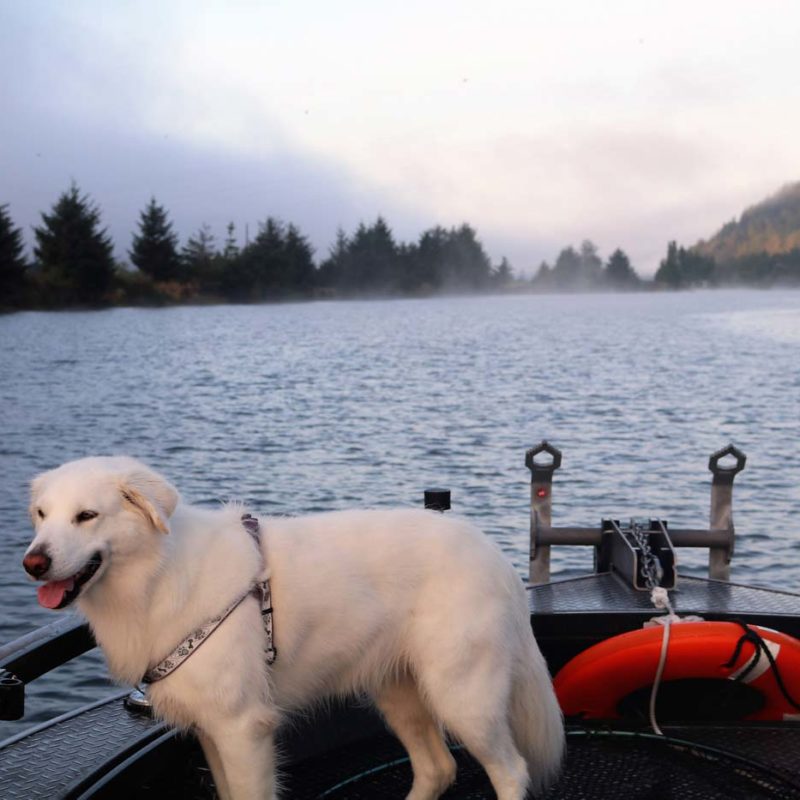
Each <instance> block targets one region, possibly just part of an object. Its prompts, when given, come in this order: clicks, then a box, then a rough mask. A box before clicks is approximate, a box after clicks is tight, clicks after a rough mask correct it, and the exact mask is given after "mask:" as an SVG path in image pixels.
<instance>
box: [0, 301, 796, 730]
mask: <svg viewBox="0 0 800 800" xmlns="http://www.w3.org/2000/svg"><path fill="white" fill-rule="evenodd" d="M0 345H2V346H0V412H1V414H0V513H1V514H2V516H1V517H0V519H2V524H0V563H2V565H3V570H2V573H0V574H1V575H2V579H1V582H0V589H2V601H1V602H2V607H1V610H0V641H3V642H4V641H7V640H8V639H11V638H13V637H16V636H18V635H20V634H23V633H25V632H27V631H29V630H30V629H32V628H33V627H36V626H38V625H41V624H44V623H47V622H49V621H52V620H53V618H54V616H53V612H48V611H45V610H44V609H41V608H39V607H38V605H37V604H36V600H35V591H34V587H33V586H32V585H31V584H29V583H28V582H27V581H26V580H25V578H24V577H23V572H22V569H21V566H20V560H21V558H22V554H23V552H24V549H25V546H26V543H27V541H28V539H29V536H30V530H29V523H28V520H27V517H26V504H27V497H26V491H27V490H26V485H27V481H28V480H29V479H30V477H31V476H32V475H34V474H35V473H36V472H38V471H40V470H43V469H47V468H50V467H53V466H56V465H57V464H59V463H61V462H63V461H66V460H68V459H72V458H76V457H80V456H83V455H88V454H107V453H129V454H131V455H135V456H138V457H140V458H142V459H143V460H145V461H147V462H149V463H150V464H152V465H153V466H155V467H156V468H158V469H159V470H161V471H163V472H164V473H165V474H166V475H167V476H169V477H170V478H171V479H172V480H173V481H174V482H175V483H176V484H177V486H178V487H179V488H180V489H181V491H182V493H183V495H184V497H185V498H187V499H189V500H191V501H194V502H198V503H204V504H211V505H213V504H215V503H217V502H219V501H220V500H224V499H228V498H240V499H244V500H247V501H248V502H250V503H252V504H253V506H254V507H255V508H256V509H257V510H258V511H259V512H260V513H261V514H264V515H266V514H293V513H299V512H308V511H321V510H327V509H335V508H343V507H348V506H387V505H416V504H419V503H420V499H421V494H422V490H423V489H424V488H425V487H426V486H430V485H444V486H448V487H450V488H451V489H452V490H453V502H454V506H455V507H456V508H457V509H458V510H459V511H460V512H463V513H465V514H467V515H469V516H470V517H472V518H474V519H475V520H477V521H478V522H479V523H480V524H481V525H483V526H484V527H485V529H486V530H487V531H488V532H489V533H490V534H491V535H492V536H494V537H496V538H497V540H498V541H499V542H500V543H501V544H502V546H503V547H504V548H505V549H506V551H507V552H508V554H509V556H510V557H511V558H512V559H513V560H514V562H515V564H516V565H517V566H518V567H519V569H520V571H521V572H522V571H523V570H525V569H526V568H527V544H528V542H527V536H528V534H527V526H528V505H527V501H528V473H527V471H526V470H525V468H524V465H523V457H524V451H525V448H526V447H528V446H530V445H532V444H534V443H536V442H538V441H539V440H540V439H542V438H544V437H546V438H548V439H549V440H551V441H552V442H553V443H555V444H556V445H557V446H559V447H561V448H562V450H563V452H564V463H563V467H562V469H561V471H560V472H559V473H558V474H557V479H556V486H555V493H554V522H555V523H556V524H558V523H559V522H561V523H566V522H571V523H573V524H595V523H599V520H600V519H601V517H602V516H618V517H622V518H625V517H628V516H631V515H634V514H636V515H648V514H649V515H658V516H663V517H666V518H667V519H669V520H670V522H672V523H673V524H674V525H687V526H695V525H697V526H700V525H702V524H705V523H706V522H707V517H708V502H709V501H708V483H709V473H708V471H707V460H708V455H709V453H711V452H712V451H713V450H716V449H718V448H719V447H721V446H723V445H725V444H727V443H728V442H730V441H733V442H735V443H736V444H737V445H738V446H739V447H741V448H742V449H743V450H744V451H745V452H746V453H747V455H748V465H747V469H746V470H745V472H744V473H743V474H742V475H740V476H739V477H738V478H737V485H736V491H735V518H736V525H737V529H738V531H739V540H738V542H737V550H736V556H735V561H734V570H733V578H734V579H735V580H740V581H751V582H755V583H760V584H766V585H771V586H780V587H786V588H790V589H793V590H798V591H800V522H798V518H800V292H781V293H778V292H773V293H766V292H752V291H741V292H733V291H730V292H729V291H725V292H710V293H691V294H664V295H660V294H659V295H631V296H613V295H598V296H552V297H510V298H479V299H472V298H467V299H447V300H445V299H443V300H421V301H414V300H402V301H385V302H361V303H344V302H343V303H315V304H301V305H284V306H251V307H214V308H176V309H159V310H142V309H135V310H134V309H117V310H111V311H103V312H90V313H25V314H14V315H10V316H5V317H0ZM680 557H681V559H682V563H683V564H685V565H687V567H688V568H689V569H690V570H693V571H697V570H699V568H700V566H699V565H701V564H702V561H703V558H702V556H701V555H700V554H699V553H691V554H688V555H687V554H686V553H685V552H682V553H681V554H680ZM590 564H591V556H590V553H589V552H588V551H585V550H583V549H580V550H577V551H575V550H573V551H571V552H568V553H566V554H563V553H562V554H559V553H558V552H556V553H555V554H554V565H555V570H556V571H557V572H560V573H561V574H570V573H574V572H576V571H583V570H587V569H589V568H590ZM104 674H105V671H104V667H103V664H102V659H101V658H100V657H99V656H97V655H96V654H93V655H89V656H85V657H83V658H82V659H79V660H78V661H76V662H74V663H73V664H72V665H70V666H69V667H67V668H66V669H65V670H64V671H60V672H59V674H58V675H57V676H51V677H49V678H45V679H42V680H41V681H38V682H37V683H36V684H34V685H33V687H31V689H30V690H29V694H28V708H29V716H28V717H27V719H26V723H29V722H32V721H36V720H39V719H43V718H46V717H48V716H51V715H53V714H54V713H60V712H62V711H64V710H65V709H67V708H69V707H71V706H73V705H75V704H76V703H78V702H81V701H87V700H90V699H94V698H96V697H98V696H102V694H104V693H105V692H107V691H108V689H107V684H106V683H105V679H104ZM18 727H19V726H18V725H17V726H15V725H9V724H3V723H0V736H4V735H7V734H9V733H11V732H13V731H15V730H17V729H18Z"/></svg>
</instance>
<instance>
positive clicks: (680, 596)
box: [529, 573, 800, 617]
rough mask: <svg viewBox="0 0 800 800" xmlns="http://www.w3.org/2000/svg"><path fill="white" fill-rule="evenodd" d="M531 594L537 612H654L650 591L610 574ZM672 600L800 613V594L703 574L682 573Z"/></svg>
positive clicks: (709, 608)
mask: <svg viewBox="0 0 800 800" xmlns="http://www.w3.org/2000/svg"><path fill="white" fill-rule="evenodd" d="M529 598H530V607H531V611H532V612H533V613H535V614H574V613H592V612H605V613H609V612H611V613H613V612H620V613H629V614H630V613H637V612H641V613H649V614H651V613H652V612H653V605H652V603H651V602H650V595H649V593H648V592H637V591H634V590H633V589H631V588H629V587H628V586H626V585H625V583H624V582H623V581H622V580H621V579H620V578H619V577H618V576H617V575H614V574H613V573H604V574H600V575H589V576H587V577H584V578H574V579H572V580H566V581H556V582H555V583H548V584H545V585H543V586H534V587H532V588H531V589H530V595H529ZM670 599H671V600H672V604H673V606H674V608H675V611H677V612H678V613H679V614H707V613H708V614H711V613H713V614H715V615H717V616H719V615H727V616H747V615H754V614H766V615H781V616H783V615H785V616H793V617H796V616H800V595H797V594H791V593H789V592H776V591H772V590H770V589H757V588H754V587H751V586H740V585H738V584H734V583H726V582H724V581H710V580H706V579H704V578H687V577H683V576H681V577H680V578H679V580H678V585H677V588H676V589H675V591H672V592H670Z"/></svg>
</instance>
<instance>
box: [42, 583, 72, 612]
mask: <svg viewBox="0 0 800 800" xmlns="http://www.w3.org/2000/svg"><path fill="white" fill-rule="evenodd" d="M74 585H75V581H74V580H72V578H67V579H66V580H65V581H50V582H49V583H45V584H43V585H42V586H40V587H39V589H38V591H37V592H36V594H37V595H38V597H39V605H40V606H44V607H45V608H58V606H59V605H60V603H61V601H62V600H63V599H64V595H65V594H66V593H67V592H68V591H69V590H70V589H72V587H73V586H74Z"/></svg>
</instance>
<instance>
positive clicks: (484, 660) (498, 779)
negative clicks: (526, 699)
mask: <svg viewBox="0 0 800 800" xmlns="http://www.w3.org/2000/svg"><path fill="white" fill-rule="evenodd" d="M427 667H428V668H427V669H426V672H425V674H424V676H423V677H422V680H423V681H424V686H425V689H426V696H427V697H429V698H430V702H431V707H432V710H433V712H434V714H435V715H436V716H437V717H438V718H439V719H440V720H442V722H443V723H444V726H445V728H446V729H447V730H448V731H449V732H450V733H452V734H453V735H454V736H456V737H457V738H458V739H459V740H460V741H461V742H462V743H463V744H464V746H465V747H466V748H467V750H468V751H469V752H470V753H471V754H472V755H473V756H474V757H475V758H476V759H477V760H478V761H479V762H480V764H481V766H482V767H483V768H484V769H485V770H486V774H487V775H488V776H489V780H490V781H491V782H492V786H493V787H494V790H495V792H496V793H497V799H498V800H524V798H525V797H526V794H527V790H528V784H529V777H528V766H527V763H526V762H525V759H524V758H523V757H522V755H520V753H519V750H518V749H517V747H516V745H515V743H514V737H513V734H512V732H511V726H510V720H509V705H508V703H509V699H510V691H509V688H508V685H507V684H508V683H509V681H506V680H504V679H503V677H502V676H503V675H504V674H507V670H506V669H505V668H507V665H505V664H502V663H498V662H497V660H496V659H495V658H493V656H492V655H491V653H488V652H484V653H483V654H482V655H478V654H475V659H474V661H473V662H472V663H469V664H465V663H464V662H463V661H462V660H461V659H458V663H455V662H454V663H452V664H450V665H447V664H443V663H439V664H437V665H436V667H435V669H431V668H430V665H427Z"/></svg>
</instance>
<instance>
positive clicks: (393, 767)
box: [284, 734, 800, 800]
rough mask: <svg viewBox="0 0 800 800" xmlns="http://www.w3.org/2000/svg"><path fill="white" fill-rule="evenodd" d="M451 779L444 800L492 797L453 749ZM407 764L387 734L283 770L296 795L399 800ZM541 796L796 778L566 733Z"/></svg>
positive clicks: (683, 789)
mask: <svg viewBox="0 0 800 800" xmlns="http://www.w3.org/2000/svg"><path fill="white" fill-rule="evenodd" d="M454 755H455V757H456V760H457V762H458V778H457V781H456V784H455V785H454V786H453V787H452V788H451V789H450V790H449V791H448V792H447V793H446V794H445V795H444V797H445V798H447V800H456V798H458V799H459V800H492V798H494V797H495V795H494V792H493V791H492V789H491V786H490V784H489V782H488V779H487V778H486V775H485V773H484V772H483V770H482V769H481V768H480V766H479V765H478V764H477V763H476V762H475V761H474V760H473V759H472V758H471V757H470V756H469V755H468V754H467V753H466V752H464V751H463V750H455V751H454ZM411 777H412V776H411V766H410V764H409V762H408V759H407V758H406V757H405V754H404V752H403V750H402V749H401V748H400V746H399V745H398V744H397V742H396V741H395V740H393V739H391V737H388V736H387V737H380V738H379V739H376V740H374V741H372V742H370V743H369V745H367V746H365V747H360V748H359V749H358V750H357V752H355V753H354V752H353V751H352V749H351V748H348V749H347V751H346V752H332V753H329V754H327V755H326V756H324V757H320V758H316V759H313V760H310V761H307V762H304V763H303V764H301V765H298V767H297V768H295V769H294V770H289V771H288V773H285V787H286V792H285V794H284V796H285V797H287V798H289V797H290V798H294V799H295V800H312V798H313V799H314V800H383V798H386V799H387V800H388V798H403V797H405V795H406V794H407V792H408V790H409V788H410V786H411ZM546 798H547V800H568V799H569V800H617V798H618V799H619V800H673V799H674V800H695V798H697V800H701V799H702V800H716V798H719V800H761V798H765V799H766V798H771V799H772V800H776V799H778V800H780V799H782V798H785V800H798V798H800V783H797V782H795V781H792V780H791V779H789V778H787V777H785V776H781V775H779V774H777V773H775V772H774V771H772V770H769V769H767V768H765V767H763V766H761V765H758V764H755V763H752V762H749V761H747V760H745V759H742V758H741V757H739V756H736V755H733V754H731V753H727V752H725V751H721V750H712V749H709V748H705V747H701V746H698V745H693V744H690V743H688V742H682V741H680V740H675V739H658V738H656V737H650V736H635V735H632V734H613V735H610V734H588V735H587V734H572V735H570V737H569V745H568V752H567V759H566V763H565V768H564V771H563V774H562V776H561V779H560V780H559V782H558V783H557V785H556V786H554V787H553V788H552V789H551V790H550V792H548V793H547V795H546Z"/></svg>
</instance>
